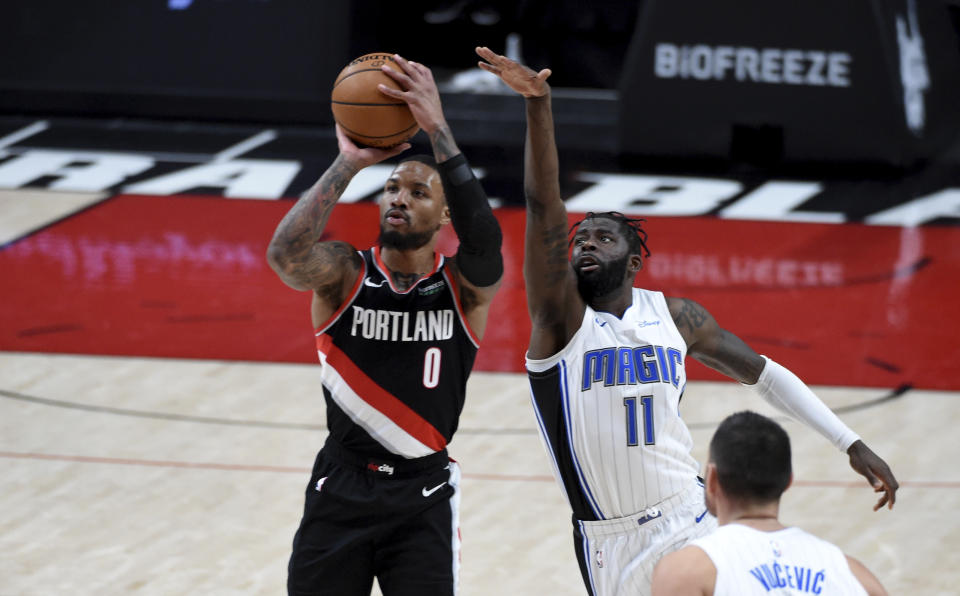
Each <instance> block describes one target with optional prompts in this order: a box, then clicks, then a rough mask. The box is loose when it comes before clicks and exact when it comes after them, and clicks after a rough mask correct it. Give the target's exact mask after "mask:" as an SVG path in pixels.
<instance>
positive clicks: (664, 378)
mask: <svg viewBox="0 0 960 596" xmlns="http://www.w3.org/2000/svg"><path fill="white" fill-rule="evenodd" d="M682 370H683V356H682V355H681V354H680V350H678V349H676V348H670V347H664V346H655V345H646V346H639V347H636V348H627V347H611V348H601V349H599V350H591V351H589V352H586V353H584V355H583V375H582V378H583V386H582V387H581V388H580V389H581V390H582V391H589V390H590V388H591V387H593V384H594V383H601V382H602V383H603V386H604V387H612V386H614V385H639V384H647V383H670V384H671V385H673V386H674V387H679V386H680V372H681V371H682Z"/></svg>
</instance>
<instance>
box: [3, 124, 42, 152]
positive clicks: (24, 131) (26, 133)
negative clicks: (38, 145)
mask: <svg viewBox="0 0 960 596" xmlns="http://www.w3.org/2000/svg"><path fill="white" fill-rule="evenodd" d="M48 128H50V123H48V122H47V121H46V120H38V121H37V122H34V123H33V124H31V125H30V126H25V127H24V128H21V129H20V130H18V131H16V132H12V133H10V134H8V135H7V136H5V137H0V149H4V148H6V147H9V146H10V145H14V144H16V143H19V142H20V141H22V140H23V139H26V138H28V137H32V136H33V135H35V134H37V133H39V132H43V131H45V130H47V129H48Z"/></svg>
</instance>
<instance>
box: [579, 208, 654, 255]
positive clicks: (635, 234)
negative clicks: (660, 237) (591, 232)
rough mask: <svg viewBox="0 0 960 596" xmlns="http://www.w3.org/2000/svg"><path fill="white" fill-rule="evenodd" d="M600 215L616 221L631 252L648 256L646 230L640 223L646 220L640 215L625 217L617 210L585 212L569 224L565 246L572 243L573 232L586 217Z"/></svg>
mask: <svg viewBox="0 0 960 596" xmlns="http://www.w3.org/2000/svg"><path fill="white" fill-rule="evenodd" d="M601 217H602V218H604V219H609V220H611V221H613V222H616V224H617V225H618V226H619V227H620V233H621V234H623V237H624V238H626V240H627V242H628V243H629V244H630V252H631V253H633V254H638V255H641V256H642V257H643V258H647V257H649V256H650V249H649V248H647V231H646V230H644V229H643V226H642V225H641V224H643V222H645V221H647V220H645V219H643V218H641V217H627V216H626V215H624V214H623V213H620V212H619V211H602V212H600V213H594V212H593V211H591V212H589V213H587V215H586V216H585V217H584V218H583V219H581V220H580V221H578V222H577V223H575V224H573V225H572V226H570V231H569V232H567V235H568V236H570V240H569V241H568V242H567V246H568V247H569V246H570V245H571V244H573V234H574V233H575V232H576V231H577V228H579V227H580V224H582V223H583V222H585V221H587V220H588V219H597V218H601Z"/></svg>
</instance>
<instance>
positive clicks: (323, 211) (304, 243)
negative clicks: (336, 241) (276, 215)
mask: <svg viewBox="0 0 960 596" xmlns="http://www.w3.org/2000/svg"><path fill="white" fill-rule="evenodd" d="M354 173H355V170H354V169H353V168H351V167H350V166H348V165H347V164H345V163H343V162H342V161H340V160H337V161H336V162H334V163H333V165H332V166H330V168H329V169H328V170H327V171H326V172H325V173H324V174H323V177H322V178H321V179H320V182H319V183H318V184H317V185H316V186H314V187H313V188H311V189H310V190H308V191H307V192H305V193H304V194H303V196H302V197H300V200H298V201H297V203H296V204H295V205H294V206H293V208H292V209H290V211H289V212H288V213H287V215H286V216H285V217H284V218H283V220H282V221H281V222H280V225H279V226H278V227H277V231H276V233H275V234H274V238H273V242H274V244H276V245H279V246H281V247H283V249H284V251H285V252H286V254H287V255H288V256H289V257H290V259H291V260H292V261H298V262H302V261H303V260H304V259H305V258H306V257H308V256H309V255H310V252H311V250H312V249H313V245H314V244H315V243H316V242H317V240H319V239H320V236H321V235H322V234H323V229H324V228H325V227H326V224H327V220H328V219H329V217H330V212H331V211H332V210H333V207H334V205H336V203H337V200H338V199H339V198H340V195H342V194H343V191H344V190H345V189H346V188H347V185H348V184H349V183H350V180H351V179H352V178H353V175H354Z"/></svg>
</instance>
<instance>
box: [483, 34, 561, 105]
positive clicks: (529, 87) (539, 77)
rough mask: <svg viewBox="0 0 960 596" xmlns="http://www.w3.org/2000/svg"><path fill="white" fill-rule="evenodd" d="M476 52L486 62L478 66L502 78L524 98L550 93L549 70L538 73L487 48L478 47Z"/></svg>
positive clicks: (550, 72)
mask: <svg viewBox="0 0 960 596" xmlns="http://www.w3.org/2000/svg"><path fill="white" fill-rule="evenodd" d="M476 52H477V56H480V57H481V58H483V59H484V60H485V61H486V62H478V63H477V66H479V67H480V68H482V69H483V70H485V71H487V72H492V73H493V74H495V75H497V76H498V77H500V80H502V81H503V82H504V83H506V84H507V86H508V87H510V88H511V89H513V90H514V91H516V92H517V93H519V94H520V95H522V96H524V97H543V96H544V95H546V94H547V93H550V85H548V84H547V78H548V77H549V76H550V75H551V74H552V71H551V70H550V69H549V68H544V69H543V70H541V71H540V72H537V71H535V70H533V69H532V68H528V67H526V66H524V65H522V64H520V63H519V62H517V61H516V60H511V59H510V58H507V57H506V56H501V55H500V54H498V53H496V52H494V51H493V50H491V49H490V48H488V47H486V46H483V47H478V48H477V49H476Z"/></svg>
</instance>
